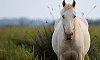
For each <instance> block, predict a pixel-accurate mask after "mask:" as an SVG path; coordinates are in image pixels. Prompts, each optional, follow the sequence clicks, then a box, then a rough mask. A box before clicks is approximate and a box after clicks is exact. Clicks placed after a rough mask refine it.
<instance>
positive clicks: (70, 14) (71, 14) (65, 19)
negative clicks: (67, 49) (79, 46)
mask: <svg viewBox="0 0 100 60" xmlns="http://www.w3.org/2000/svg"><path fill="white" fill-rule="evenodd" d="M62 5H63V9H62V11H61V16H62V24H63V28H64V33H65V35H66V39H67V40H72V37H73V34H74V28H75V19H76V12H75V5H76V2H75V1H74V0H73V3H72V4H66V2H65V0H64V1H63V3H62Z"/></svg>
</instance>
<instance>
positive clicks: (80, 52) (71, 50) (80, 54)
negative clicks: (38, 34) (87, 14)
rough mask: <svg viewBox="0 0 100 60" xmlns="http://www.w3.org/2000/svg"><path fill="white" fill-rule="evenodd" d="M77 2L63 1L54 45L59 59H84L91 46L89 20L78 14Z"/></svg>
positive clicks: (55, 31)
mask: <svg viewBox="0 0 100 60" xmlns="http://www.w3.org/2000/svg"><path fill="white" fill-rule="evenodd" d="M75 5H76V2H75V1H74V0H73V3H72V4H66V3H65V0H64V1H63V9H62V11H61V17H60V19H58V20H57V21H56V22H55V25H54V33H53V36H52V47H53V50H54V52H55V53H56V54H57V57H58V60H84V57H85V55H86V53H87V52H88V50H89V48H90V34H89V32H88V22H87V21H86V20H85V19H83V18H81V17H78V16H76V12H75Z"/></svg>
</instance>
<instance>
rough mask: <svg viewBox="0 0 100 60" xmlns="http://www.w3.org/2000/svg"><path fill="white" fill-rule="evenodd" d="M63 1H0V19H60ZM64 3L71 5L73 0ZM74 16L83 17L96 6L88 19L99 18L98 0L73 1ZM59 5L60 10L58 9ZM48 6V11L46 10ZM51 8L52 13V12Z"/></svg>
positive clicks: (99, 2)
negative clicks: (74, 3)
mask: <svg viewBox="0 0 100 60" xmlns="http://www.w3.org/2000/svg"><path fill="white" fill-rule="evenodd" d="M62 1H63V0H0V19H2V18H20V17H26V18H30V19H38V18H40V19H46V18H48V19H53V18H54V19H57V18H59V17H60V11H61V9H62V8H63V7H62ZM65 1H66V3H72V2H73V0H65ZM75 1H76V8H75V9H76V14H77V15H78V16H82V14H81V13H82V12H83V13H84V14H85V15H84V16H83V17H84V18H86V15H87V14H88V13H89V12H90V11H91V10H92V9H93V7H94V6H97V7H96V8H95V9H93V10H92V12H91V13H90V14H89V15H88V18H93V19H97V18H100V0H75ZM59 5H60V8H59V7H58V6H59ZM47 6H49V8H50V10H51V12H52V13H53V14H52V16H53V17H52V16H51V15H50V10H49V9H48V8H47ZM52 8H53V11H52Z"/></svg>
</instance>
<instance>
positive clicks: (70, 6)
mask: <svg viewBox="0 0 100 60" xmlns="http://www.w3.org/2000/svg"><path fill="white" fill-rule="evenodd" d="M69 9H72V10H75V8H74V7H73V6H72V4H66V5H65V6H64V8H63V9H62V11H61V12H60V13H61V15H62V14H63V13H64V12H66V11H67V10H69Z"/></svg>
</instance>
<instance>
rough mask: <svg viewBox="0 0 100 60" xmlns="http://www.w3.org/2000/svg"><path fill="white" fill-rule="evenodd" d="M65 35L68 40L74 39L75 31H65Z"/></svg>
mask: <svg viewBox="0 0 100 60" xmlns="http://www.w3.org/2000/svg"><path fill="white" fill-rule="evenodd" d="M65 36H66V40H72V37H73V33H72V32H71V33H66V32H65Z"/></svg>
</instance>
